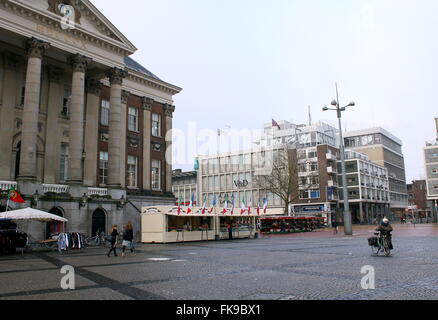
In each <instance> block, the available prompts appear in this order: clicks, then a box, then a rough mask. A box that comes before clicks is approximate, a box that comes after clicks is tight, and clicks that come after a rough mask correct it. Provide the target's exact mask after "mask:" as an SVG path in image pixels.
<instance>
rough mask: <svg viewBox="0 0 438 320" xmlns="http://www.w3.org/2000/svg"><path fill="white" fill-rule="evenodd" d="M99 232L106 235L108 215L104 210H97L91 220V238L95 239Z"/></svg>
mask: <svg viewBox="0 0 438 320" xmlns="http://www.w3.org/2000/svg"><path fill="white" fill-rule="evenodd" d="M97 232H99V234H100V233H102V232H105V233H106V213H105V211H104V210H102V209H96V211H94V212H93V216H92V218H91V236H92V237H94V236H95V235H96V233H97Z"/></svg>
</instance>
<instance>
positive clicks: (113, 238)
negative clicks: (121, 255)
mask: <svg viewBox="0 0 438 320" xmlns="http://www.w3.org/2000/svg"><path fill="white" fill-rule="evenodd" d="M118 236H119V232H118V231H117V226H116V225H114V226H113V227H112V229H111V240H110V243H111V249H110V251H109V252H108V254H107V256H108V258H109V257H110V254H111V252H113V251H114V257H117V251H116V247H117V238H118Z"/></svg>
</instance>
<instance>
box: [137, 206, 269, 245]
mask: <svg viewBox="0 0 438 320" xmlns="http://www.w3.org/2000/svg"><path fill="white" fill-rule="evenodd" d="M262 211H263V210H260V212H262ZM222 212H223V208H214V209H213V210H212V211H211V212H210V209H205V210H203V209H202V208H199V207H193V208H191V212H188V208H187V207H184V208H181V209H180V210H178V207H175V206H173V207H168V206H160V207H143V208H142V214H141V241H142V243H175V242H187V241H208V240H221V239H229V238H230V229H229V227H230V225H231V226H232V233H231V235H232V238H233V239H240V238H256V237H258V234H259V233H260V231H259V230H258V229H257V220H258V218H262V217H264V216H266V215H265V214H262V213H261V214H260V215H259V214H257V211H256V209H254V211H253V212H251V213H249V214H248V213H247V212H246V213H244V214H240V208H236V209H234V213H233V214H232V213H231V209H228V211H227V212H226V213H222Z"/></svg>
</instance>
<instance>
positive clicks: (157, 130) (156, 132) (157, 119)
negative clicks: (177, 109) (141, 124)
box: [152, 113, 161, 137]
mask: <svg viewBox="0 0 438 320" xmlns="http://www.w3.org/2000/svg"><path fill="white" fill-rule="evenodd" d="M152 135H153V136H154V137H161V116H160V115H159V114H157V113H152Z"/></svg>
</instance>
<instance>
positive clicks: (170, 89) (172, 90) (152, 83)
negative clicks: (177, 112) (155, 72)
mask: <svg viewBox="0 0 438 320" xmlns="http://www.w3.org/2000/svg"><path fill="white" fill-rule="evenodd" d="M127 70H128V75H127V77H126V78H127V79H129V80H131V81H134V82H137V83H140V84H142V85H145V86H148V87H150V88H154V89H158V90H160V91H163V92H166V93H169V94H171V95H175V94H178V93H180V92H181V91H182V88H179V87H177V86H174V85H172V84H170V83H167V82H164V81H159V80H156V79H154V78H151V77H148V76H146V75H144V74H143V73H141V72H137V71H135V70H132V69H131V68H127Z"/></svg>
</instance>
